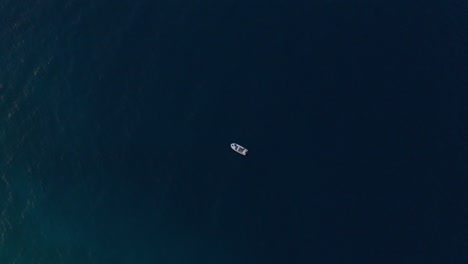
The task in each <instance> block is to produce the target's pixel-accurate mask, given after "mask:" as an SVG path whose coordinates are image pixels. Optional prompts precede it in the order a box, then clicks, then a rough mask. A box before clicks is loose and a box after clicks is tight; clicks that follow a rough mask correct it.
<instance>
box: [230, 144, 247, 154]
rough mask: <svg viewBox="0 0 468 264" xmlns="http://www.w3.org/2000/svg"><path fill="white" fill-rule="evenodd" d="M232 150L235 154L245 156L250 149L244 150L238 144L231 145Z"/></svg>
mask: <svg viewBox="0 0 468 264" xmlns="http://www.w3.org/2000/svg"><path fill="white" fill-rule="evenodd" d="M231 148H232V150H234V151H235V152H237V153H239V154H241V155H243V156H245V155H247V152H248V151H249V150H248V149H246V148H244V147H243V146H241V145H239V144H237V143H231Z"/></svg>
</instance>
